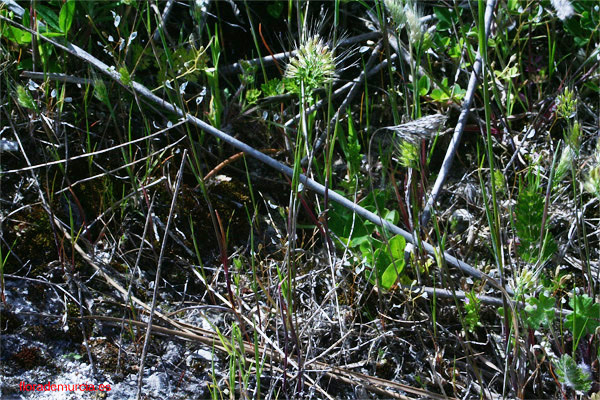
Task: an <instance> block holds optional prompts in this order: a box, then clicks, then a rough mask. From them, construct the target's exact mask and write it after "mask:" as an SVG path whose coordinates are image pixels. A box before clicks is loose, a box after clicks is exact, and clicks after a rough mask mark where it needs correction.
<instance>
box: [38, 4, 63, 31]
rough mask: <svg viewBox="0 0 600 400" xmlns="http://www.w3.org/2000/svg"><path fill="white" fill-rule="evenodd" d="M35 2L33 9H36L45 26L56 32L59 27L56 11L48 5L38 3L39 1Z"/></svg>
mask: <svg viewBox="0 0 600 400" xmlns="http://www.w3.org/2000/svg"><path fill="white" fill-rule="evenodd" d="M35 4H36V6H35V10H36V11H37V13H38V16H40V17H42V19H43V20H44V22H45V23H46V24H47V26H49V27H50V28H52V29H53V30H54V31H56V32H60V31H61V29H60V25H59V23H58V15H56V12H55V11H54V10H53V9H51V8H50V7H47V6H45V5H43V4H40V3H39V2H37V3H35Z"/></svg>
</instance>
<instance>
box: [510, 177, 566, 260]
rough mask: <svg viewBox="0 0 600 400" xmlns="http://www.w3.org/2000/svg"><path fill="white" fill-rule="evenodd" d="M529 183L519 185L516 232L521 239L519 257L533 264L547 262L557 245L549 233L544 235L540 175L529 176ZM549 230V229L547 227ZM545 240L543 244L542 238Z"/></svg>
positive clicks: (542, 196)
mask: <svg viewBox="0 0 600 400" xmlns="http://www.w3.org/2000/svg"><path fill="white" fill-rule="evenodd" d="M526 179H527V182H526V183H523V182H521V183H520V184H519V194H518V197H517V204H516V206H515V220H514V225H515V231H516V233H517V236H518V237H519V241H520V242H519V247H518V249H517V251H518V253H519V256H520V257H521V258H522V259H523V261H525V262H527V263H531V264H535V263H537V262H541V263H543V262H545V261H546V260H548V258H550V257H551V256H552V254H554V252H555V251H556V243H555V242H554V239H553V237H552V234H551V233H550V232H548V231H546V232H544V235H542V221H543V219H544V195H543V190H542V186H541V185H540V177H539V175H535V174H534V173H532V172H529V173H528V174H527V178H526ZM545 229H547V227H545ZM542 237H543V238H544V239H543V240H544V241H543V243H542V242H541V240H542V239H541V238H542Z"/></svg>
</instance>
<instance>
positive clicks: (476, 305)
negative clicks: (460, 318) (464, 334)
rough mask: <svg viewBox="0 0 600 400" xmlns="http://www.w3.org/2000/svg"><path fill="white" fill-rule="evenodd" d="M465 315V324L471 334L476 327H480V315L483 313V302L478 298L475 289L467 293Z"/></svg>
mask: <svg viewBox="0 0 600 400" xmlns="http://www.w3.org/2000/svg"><path fill="white" fill-rule="evenodd" d="M464 307H465V311H466V312H467V315H465V318H464V322H465V324H466V327H467V329H468V330H469V332H473V331H474V330H475V327H477V326H480V325H481V322H480V319H479V313H480V311H481V300H480V299H479V298H478V297H477V294H476V293H475V289H471V291H470V292H467V293H465V301H464Z"/></svg>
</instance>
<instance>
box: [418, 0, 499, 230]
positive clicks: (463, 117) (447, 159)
mask: <svg viewBox="0 0 600 400" xmlns="http://www.w3.org/2000/svg"><path fill="white" fill-rule="evenodd" d="M495 7H496V0H489V1H488V2H487V7H486V9H485V28H484V29H485V40H487V38H488V37H489V35H490V25H491V23H492V16H493V14H494V8H495ZM480 51H481V49H479V50H478V51H477V57H476V59H475V63H474V64H473V72H471V78H470V79H469V86H468V87H467V93H466V94H465V101H464V103H463V105H462V110H461V111H460V116H459V117H458V123H457V124H456V128H455V129H454V135H453V136H452V141H451V142H450V145H449V146H448V150H446V155H445V156H444V161H443V162H442V167H441V168H440V172H439V174H438V176H437V178H436V180H435V183H434V185H433V189H432V190H431V194H430V195H429V198H428V199H427V203H426V204H425V209H424V210H423V215H421V225H427V223H428V222H429V218H430V217H431V207H433V205H434V203H435V201H436V200H437V198H438V196H439V195H440V191H441V190H442V186H443V185H444V182H445V181H446V178H447V177H448V173H449V172H450V168H451V167H452V162H453V161H454V156H455V155H456V152H457V150H458V146H459V145H460V139H461V138H462V134H463V130H464V129H465V124H466V122H467V116H468V115H469V108H471V102H472V101H473V96H474V95H475V89H476V88H477V77H478V75H479V74H480V73H481V64H482V61H481V54H480Z"/></svg>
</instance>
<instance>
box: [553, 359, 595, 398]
mask: <svg viewBox="0 0 600 400" xmlns="http://www.w3.org/2000/svg"><path fill="white" fill-rule="evenodd" d="M554 366H555V368H556V375H558V379H559V381H560V383H562V384H563V385H565V386H567V387H569V388H571V389H573V390H576V391H581V392H587V391H589V390H590V389H591V388H592V380H591V374H590V371H589V367H587V366H586V365H584V364H580V365H577V364H576V363H575V360H573V358H571V356H570V355H568V354H563V355H562V356H561V357H560V359H559V360H558V361H556V362H555V363H554Z"/></svg>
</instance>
